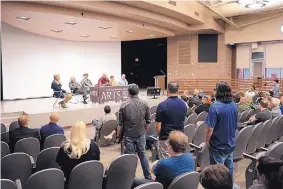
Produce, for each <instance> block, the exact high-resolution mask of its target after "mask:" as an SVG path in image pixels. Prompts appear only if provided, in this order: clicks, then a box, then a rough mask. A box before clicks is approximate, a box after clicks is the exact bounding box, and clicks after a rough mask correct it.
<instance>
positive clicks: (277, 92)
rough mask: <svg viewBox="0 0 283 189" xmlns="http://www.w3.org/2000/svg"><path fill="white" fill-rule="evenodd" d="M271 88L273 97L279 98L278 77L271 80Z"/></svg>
mask: <svg viewBox="0 0 283 189" xmlns="http://www.w3.org/2000/svg"><path fill="white" fill-rule="evenodd" d="M273 85H274V86H273V88H272V89H271V91H272V92H273V97H275V98H280V86H279V79H275V80H274V81H273Z"/></svg>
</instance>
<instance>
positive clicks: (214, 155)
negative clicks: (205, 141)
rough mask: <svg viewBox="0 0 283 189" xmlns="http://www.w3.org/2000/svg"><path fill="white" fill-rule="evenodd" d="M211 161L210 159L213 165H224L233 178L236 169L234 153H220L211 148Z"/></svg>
mask: <svg viewBox="0 0 283 189" xmlns="http://www.w3.org/2000/svg"><path fill="white" fill-rule="evenodd" d="M209 159H210V164H211V165H215V164H218V163H220V164H224V165H225V166H226V167H227V168H228V169H229V172H230V174H231V175H232V178H233V169H234V164H233V152H232V153H227V154H225V153H223V152H220V151H218V150H216V149H213V148H211V147H210V148H209Z"/></svg>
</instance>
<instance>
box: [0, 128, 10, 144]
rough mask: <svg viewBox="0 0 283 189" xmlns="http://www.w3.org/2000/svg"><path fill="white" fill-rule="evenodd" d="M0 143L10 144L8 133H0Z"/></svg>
mask: <svg viewBox="0 0 283 189" xmlns="http://www.w3.org/2000/svg"><path fill="white" fill-rule="evenodd" d="M1 141H3V142H6V143H7V144H9V142H10V139H9V131H6V132H4V133H1Z"/></svg>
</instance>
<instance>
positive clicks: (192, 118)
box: [185, 113, 198, 125]
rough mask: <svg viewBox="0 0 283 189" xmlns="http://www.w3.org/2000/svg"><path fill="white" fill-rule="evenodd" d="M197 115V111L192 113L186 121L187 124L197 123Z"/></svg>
mask: <svg viewBox="0 0 283 189" xmlns="http://www.w3.org/2000/svg"><path fill="white" fill-rule="evenodd" d="M197 116H198V115H197V114H195V113H193V114H191V115H190V116H189V117H188V119H187V121H186V122H185V125H189V124H196V122H197Z"/></svg>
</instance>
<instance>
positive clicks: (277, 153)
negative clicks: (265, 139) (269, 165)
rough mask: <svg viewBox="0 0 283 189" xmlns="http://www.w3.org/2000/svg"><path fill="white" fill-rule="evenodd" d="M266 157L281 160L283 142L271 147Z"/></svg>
mask: <svg viewBox="0 0 283 189" xmlns="http://www.w3.org/2000/svg"><path fill="white" fill-rule="evenodd" d="M265 155H266V156H270V157H273V158H275V159H281V158H282V156H283V142H278V143H276V144H273V145H272V146H270V148H269V149H268V150H267V152H266V153H265Z"/></svg>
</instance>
